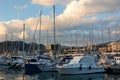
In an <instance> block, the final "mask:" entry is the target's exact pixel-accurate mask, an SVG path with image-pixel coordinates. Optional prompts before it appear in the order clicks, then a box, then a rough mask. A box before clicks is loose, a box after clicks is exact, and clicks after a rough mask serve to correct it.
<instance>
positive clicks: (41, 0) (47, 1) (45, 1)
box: [32, 0, 72, 6]
mask: <svg viewBox="0 0 120 80" xmlns="http://www.w3.org/2000/svg"><path fill="white" fill-rule="evenodd" d="M70 1H72V0H32V4H40V5H44V6H52V5H54V4H55V3H57V4H62V5H67V4H68V3H69V2H70Z"/></svg>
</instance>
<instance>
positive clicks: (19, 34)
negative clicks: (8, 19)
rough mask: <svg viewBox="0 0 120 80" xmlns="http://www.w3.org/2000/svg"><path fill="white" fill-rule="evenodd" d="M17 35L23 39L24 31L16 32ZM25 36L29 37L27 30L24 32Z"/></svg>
mask: <svg viewBox="0 0 120 80" xmlns="http://www.w3.org/2000/svg"><path fill="white" fill-rule="evenodd" d="M15 35H16V36H18V38H20V39H23V31H22V32H21V33H17V34H15ZM24 36H25V38H28V37H29V36H28V34H27V33H26V32H24Z"/></svg>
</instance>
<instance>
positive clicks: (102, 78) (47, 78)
mask: <svg viewBox="0 0 120 80" xmlns="http://www.w3.org/2000/svg"><path fill="white" fill-rule="evenodd" d="M0 80H120V75H119V74H108V73H97V74H83V75H60V74H59V73H58V72H37V71H25V70H15V69H6V68H4V67H1V66H0Z"/></svg>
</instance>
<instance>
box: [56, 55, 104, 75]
mask: <svg viewBox="0 0 120 80" xmlns="http://www.w3.org/2000/svg"><path fill="white" fill-rule="evenodd" d="M94 58H95V57H94V56H74V57H73V59H72V60H71V61H70V62H69V63H67V64H62V62H61V63H60V64H58V65H57V66H56V67H57V71H58V72H59V73H60V74H90V73H100V72H105V69H104V67H103V66H97V65H96V62H95V59H94Z"/></svg>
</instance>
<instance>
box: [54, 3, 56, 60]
mask: <svg viewBox="0 0 120 80" xmlns="http://www.w3.org/2000/svg"><path fill="white" fill-rule="evenodd" d="M53 25H54V50H53V55H54V58H56V57H55V55H56V50H55V48H56V47H55V46H56V33H55V5H54V6H53Z"/></svg>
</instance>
